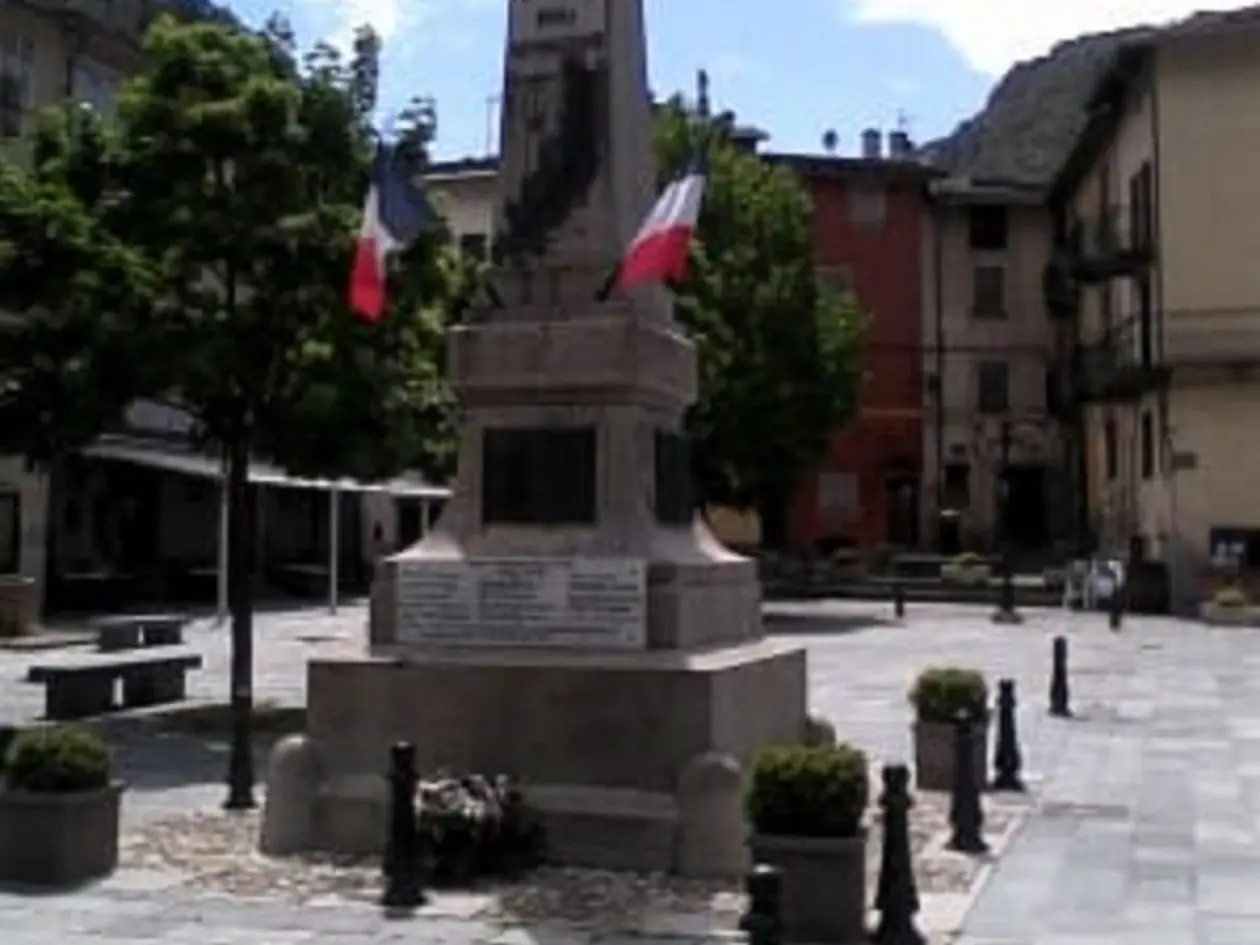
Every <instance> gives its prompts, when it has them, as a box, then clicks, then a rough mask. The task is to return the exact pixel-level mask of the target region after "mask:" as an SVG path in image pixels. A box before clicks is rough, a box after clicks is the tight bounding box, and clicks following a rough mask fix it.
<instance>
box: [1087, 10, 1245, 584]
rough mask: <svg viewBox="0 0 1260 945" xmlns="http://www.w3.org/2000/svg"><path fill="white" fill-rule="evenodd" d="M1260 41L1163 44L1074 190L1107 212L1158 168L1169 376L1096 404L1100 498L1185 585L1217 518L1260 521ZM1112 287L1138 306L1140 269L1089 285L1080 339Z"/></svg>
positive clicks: (1159, 272)
mask: <svg viewBox="0 0 1260 945" xmlns="http://www.w3.org/2000/svg"><path fill="white" fill-rule="evenodd" d="M1258 53H1260V39H1257V38H1256V37H1254V36H1247V35H1246V34H1238V35H1233V36H1226V37H1220V36H1217V37H1213V38H1212V39H1211V40H1180V41H1175V42H1170V43H1166V44H1164V45H1163V46H1161V47H1160V48H1159V49H1158V50H1157V51H1156V54H1155V57H1154V67H1153V69H1152V70H1151V73H1150V75H1149V76H1148V79H1147V81H1145V82H1144V83H1142V84H1140V85H1139V86H1138V87H1136V88H1135V89H1134V91H1133V92H1132V93H1131V95H1130V99H1129V102H1128V106H1127V109H1126V113H1125V115H1124V118H1123V120H1122V121H1121V122H1120V125H1119V128H1118V130H1117V132H1116V134H1115V136H1114V138H1113V140H1112V141H1111V143H1110V146H1109V147H1108V148H1106V149H1105V151H1104V152H1103V154H1101V155H1100V156H1099V158H1098V159H1097V160H1096V162H1095V164H1094V167H1093V168H1092V169H1091V171H1090V173H1089V174H1088V175H1087V176H1086V179H1085V180H1084V182H1083V184H1082V186H1081V187H1080V188H1079V190H1078V192H1077V194H1076V195H1075V197H1074V199H1073V206H1074V208H1075V210H1076V212H1077V213H1078V214H1080V215H1081V216H1082V217H1085V216H1089V215H1093V216H1096V215H1097V213H1098V207H1099V206H1100V203H1101V199H1102V198H1101V196H1100V194H1101V191H1102V189H1103V181H1104V180H1109V181H1110V194H1111V198H1110V199H1111V201H1112V202H1113V203H1115V204H1117V205H1119V206H1120V207H1121V209H1122V210H1123V209H1126V208H1125V203H1126V201H1127V195H1128V191H1127V182H1128V179H1129V177H1130V175H1131V174H1134V173H1136V172H1137V170H1138V169H1139V168H1140V167H1141V165H1142V163H1143V162H1144V161H1151V162H1152V164H1153V166H1154V168H1155V176H1156V195H1155V198H1156V202H1155V211H1156V220H1157V224H1156V233H1155V240H1156V258H1155V262H1154V264H1153V265H1152V267H1151V268H1150V275H1151V282H1152V290H1153V292H1152V295H1153V302H1154V306H1155V309H1156V316H1157V324H1158V329H1157V338H1156V342H1155V346H1156V351H1157V357H1161V358H1162V361H1163V363H1164V364H1166V365H1168V366H1170V367H1171V368H1172V372H1173V373H1172V383H1171V385H1170V387H1169V390H1168V392H1167V394H1166V395H1165V396H1163V397H1161V396H1160V395H1158V394H1156V393H1148V394H1146V395H1145V396H1143V397H1142V398H1141V399H1139V400H1136V401H1134V402H1128V403H1116V404H1091V405H1088V406H1087V407H1086V409H1085V422H1086V431H1087V437H1088V446H1089V454H1088V455H1089V481H1090V507H1091V511H1092V512H1093V514H1094V516H1095V518H1096V520H1097V522H1098V524H1099V526H1100V531H1101V536H1102V538H1103V541H1104V542H1105V543H1106V544H1108V545H1110V546H1112V547H1123V546H1124V545H1125V543H1126V542H1127V540H1128V538H1129V537H1130V536H1132V535H1138V536H1140V537H1142V538H1143V539H1144V541H1145V544H1146V546H1147V548H1148V550H1149V552H1150V553H1151V554H1152V555H1153V556H1155V557H1158V558H1162V559H1164V560H1167V561H1169V562H1170V563H1172V564H1174V565H1175V568H1176V570H1177V571H1178V573H1177V574H1174V576H1173V580H1174V584H1175V585H1176V584H1181V585H1182V586H1184V581H1185V580H1186V579H1188V577H1190V576H1191V575H1192V574H1193V573H1197V572H1198V570H1199V569H1200V568H1201V566H1203V565H1204V564H1206V561H1207V558H1208V556H1209V552H1210V550H1211V549H1210V547H1209V535H1210V532H1211V530H1212V529H1214V528H1231V529H1260V497H1258V496H1257V493H1256V489H1255V485H1254V484H1255V482H1256V481H1257V480H1256V474H1257V472H1260V440H1257V438H1255V437H1252V436H1250V435H1249V434H1248V433H1247V432H1246V431H1249V430H1250V429H1251V428H1252V426H1253V425H1254V423H1255V420H1256V418H1257V417H1260V386H1257V385H1258V384H1260V375H1257V374H1256V373H1255V368H1256V367H1260V267H1257V266H1256V265H1255V262H1254V258H1253V257H1254V246H1255V245H1256V244H1257V242H1258V241H1260V219H1258V218H1257V216H1256V214H1255V212H1254V208H1255V206H1256V205H1257V202H1258V200H1260V179H1258V178H1257V176H1256V174H1255V172H1254V167H1255V165H1256V162H1257V160H1260V116H1258V115H1257V114H1256V110H1255V107H1254V102H1255V98H1256V93H1257V90H1258V89H1260V55H1258ZM1122 218H1123V213H1122ZM1105 292H1110V293H1111V301H1112V310H1113V312H1114V317H1115V318H1116V319H1117V320H1121V319H1124V318H1127V317H1129V316H1131V315H1133V314H1134V313H1135V312H1136V311H1137V308H1138V302H1137V293H1136V283H1135V282H1134V281H1133V280H1131V279H1127V278H1117V279H1113V280H1110V281H1109V282H1108V283H1106V284H1105V285H1104V286H1101V287H1091V288H1088V289H1087V291H1086V292H1085V296H1084V304H1083V308H1082V313H1081V335H1082V338H1083V339H1085V340H1089V339H1093V338H1096V337H1098V335H1099V333H1100V331H1101V330H1102V328H1103V315H1102V311H1103V304H1102V303H1103V294H1104V293H1105ZM1192 362H1193V363H1192ZM1249 364H1250V365H1251V366H1250V367H1249V366H1248V365H1249ZM1108 426H1110V427H1111V428H1112V429H1114V431H1115V453H1116V455H1115V463H1114V470H1109V469H1108V462H1107V453H1108V446H1107V436H1106V431H1107V428H1108ZM1147 434H1149V435H1150V439H1151V441H1152V442H1150V443H1147V442H1145V440H1146V438H1147ZM1148 454H1149V455H1150V456H1151V457H1152V459H1153V461H1152V462H1151V463H1144V462H1143V458H1144V456H1145V455H1148ZM1174 456H1176V457H1178V462H1177V463H1176V464H1174V463H1173V462H1172V458H1173V457H1174ZM1175 467H1176V468H1175ZM1109 472H1112V473H1113V474H1112V475H1109ZM1178 549H1179V550H1180V551H1181V552H1182V553H1181V554H1177V553H1176V551H1177V550H1178Z"/></svg>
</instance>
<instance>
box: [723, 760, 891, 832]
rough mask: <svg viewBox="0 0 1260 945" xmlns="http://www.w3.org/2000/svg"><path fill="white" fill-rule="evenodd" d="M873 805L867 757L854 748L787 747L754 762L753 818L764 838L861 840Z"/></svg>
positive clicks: (749, 802)
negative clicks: (766, 836) (865, 822)
mask: <svg viewBox="0 0 1260 945" xmlns="http://www.w3.org/2000/svg"><path fill="white" fill-rule="evenodd" d="M869 800H870V775H869V771H868V766H867V761H866V755H865V754H864V753H863V752H862V751H861V750H860V749H858V748H855V747H853V746H852V745H843V744H842V745H816V746H809V745H785V746H781V747H774V748H766V749H763V750H762V751H761V752H760V753H759V754H758V755H757V757H756V758H755V759H754V761H753V768H752V780H751V783H750V784H749V789H748V799H747V808H748V817H749V820H751V821H752V825H753V829H754V830H755V831H756V832H757V833H760V834H767V835H774V836H790V837H856V836H859V834H860V832H861V830H862V818H863V817H864V816H865V814H866V806H867V803H868V802H869Z"/></svg>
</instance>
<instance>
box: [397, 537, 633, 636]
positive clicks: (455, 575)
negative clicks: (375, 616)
mask: <svg viewBox="0 0 1260 945" xmlns="http://www.w3.org/2000/svg"><path fill="white" fill-rule="evenodd" d="M397 587H398V642H399V643H425V644H435V645H446V646H538V647H596V648H615V649H640V648H642V647H644V646H645V645H646V641H647V565H646V564H645V562H644V561H643V560H641V559H637V558H487V559H481V560H475V561H467V562H459V561H449V562H424V563H419V562H417V563H414V564H404V565H403V566H402V568H401V571H400V574H399V576H398V584H397Z"/></svg>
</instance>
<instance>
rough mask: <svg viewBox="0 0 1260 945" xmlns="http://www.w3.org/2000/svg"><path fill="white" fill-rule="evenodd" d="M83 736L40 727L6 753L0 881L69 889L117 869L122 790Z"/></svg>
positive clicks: (95, 744)
mask: <svg viewBox="0 0 1260 945" xmlns="http://www.w3.org/2000/svg"><path fill="white" fill-rule="evenodd" d="M111 769H112V759H111V758H110V752H109V748H108V747H107V746H106V745H105V743H104V742H103V741H101V740H100V739H99V738H97V737H96V736H95V735H93V734H91V733H90V732H86V731H83V730H80V729H74V728H60V727H40V728H35V729H28V730H26V731H23V732H21V733H19V734H18V735H17V736H16V737H15V738H14V739H13V743H12V745H10V747H9V751H8V755H7V763H6V765H5V779H4V784H3V786H2V787H0V881H3V882H12V883H23V884H30V885H37V886H70V885H75V884H77V883H81V882H85V881H87V880H89V879H96V878H98V877H101V876H106V875H108V874H109V873H112V872H113V870H114V867H115V866H116V865H117V864H118V811H119V804H120V799H121V797H122V785H121V784H120V783H118V782H115V781H113V780H112V779H111V776H110V773H111Z"/></svg>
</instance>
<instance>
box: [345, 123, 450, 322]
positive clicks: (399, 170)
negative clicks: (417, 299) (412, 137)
mask: <svg viewBox="0 0 1260 945" xmlns="http://www.w3.org/2000/svg"><path fill="white" fill-rule="evenodd" d="M432 221H433V211H432V209H431V208H430V207H429V203H428V201H427V200H425V198H424V193H423V192H422V191H421V190H420V188H419V187H417V186H416V185H415V184H414V183H413V182H412V181H411V179H410V178H409V176H408V174H407V171H406V169H405V168H404V167H402V166H401V165H400V163H399V162H397V161H395V160H393V153H392V152H391V151H390V150H389V149H387V148H385V147H384V146H382V147H380V148H378V149H377V152H376V161H375V162H374V163H373V166H372V179H371V182H370V183H369V185H368V195H367V203H366V205H365V206H364V207H363V228H362V229H361V230H360V231H359V241H358V243H357V244H356V245H355V249H354V263H353V265H352V266H351V269H350V309H351V311H353V312H354V313H355V315H357V316H358V317H359V319H360V320H361V321H364V322H367V323H368V324H373V323H375V322H378V321H380V320H381V317H382V316H383V315H384V314H385V300H386V295H387V291H386V285H387V276H388V272H389V270H388V262H389V256H390V254H391V253H396V252H399V251H400V250H403V249H406V247H407V245H408V244H409V243H411V242H412V241H413V240H414V239H415V238H416V237H418V236H419V235H420V234H421V233H422V232H424V231H425V230H426V229H427V228H428V227H429V225H430V224H431V223H432Z"/></svg>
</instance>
